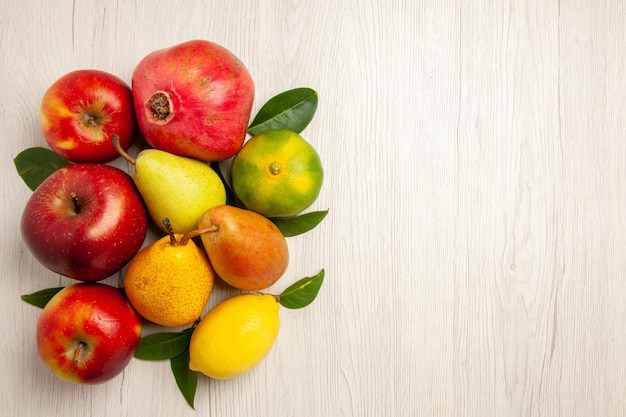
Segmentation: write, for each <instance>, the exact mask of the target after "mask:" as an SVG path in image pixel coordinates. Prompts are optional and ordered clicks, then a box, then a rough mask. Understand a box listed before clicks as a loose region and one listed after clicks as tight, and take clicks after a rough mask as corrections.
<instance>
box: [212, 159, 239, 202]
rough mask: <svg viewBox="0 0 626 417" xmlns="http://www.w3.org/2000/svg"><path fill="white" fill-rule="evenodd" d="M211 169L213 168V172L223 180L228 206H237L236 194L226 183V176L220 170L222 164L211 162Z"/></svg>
mask: <svg viewBox="0 0 626 417" xmlns="http://www.w3.org/2000/svg"><path fill="white" fill-rule="evenodd" d="M211 168H213V171H215V173H216V174H217V175H218V176H219V177H220V179H221V180H222V184H224V188H225V189H226V205H229V206H234V205H235V204H236V200H235V193H233V190H232V189H231V188H230V186H229V185H228V183H227V182H226V179H225V178H224V174H222V170H221V169H220V163H219V162H217V161H214V162H211Z"/></svg>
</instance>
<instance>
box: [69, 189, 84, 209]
mask: <svg viewBox="0 0 626 417" xmlns="http://www.w3.org/2000/svg"><path fill="white" fill-rule="evenodd" d="M70 196H71V197H72V202H73V203H74V213H76V214H80V211H81V208H80V204H79V203H78V196H77V195H76V193H75V192H74V191H72V192H71V193H70Z"/></svg>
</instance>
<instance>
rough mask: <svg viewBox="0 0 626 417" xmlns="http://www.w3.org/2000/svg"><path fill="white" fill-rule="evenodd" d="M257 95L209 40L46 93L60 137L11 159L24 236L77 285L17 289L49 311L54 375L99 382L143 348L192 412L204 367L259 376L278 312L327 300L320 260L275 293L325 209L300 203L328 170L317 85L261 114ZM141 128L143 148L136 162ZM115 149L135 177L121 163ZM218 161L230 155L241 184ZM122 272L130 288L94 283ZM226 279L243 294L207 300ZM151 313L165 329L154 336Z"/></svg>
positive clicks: (43, 354)
mask: <svg viewBox="0 0 626 417" xmlns="http://www.w3.org/2000/svg"><path fill="white" fill-rule="evenodd" d="M254 96H255V86H254V83H253V80H252V77H251V76H250V74H249V72H248V70H247V69H246V67H245V66H244V64H243V63H242V62H241V61H240V60H239V59H238V58H237V57H236V56H235V55H233V54H232V53H231V52H230V51H229V50H227V49H226V48H224V47H222V46H220V45H217V44H215V43H212V42H209V41H205V40H192V41H189V42H184V43H181V44H178V45H174V46H172V47H169V48H165V49H162V50H158V51H154V52H152V53H150V54H148V55H147V56H146V57H145V58H143V59H142V60H140V61H139V63H138V64H137V66H136V67H135V69H134V72H133V75H132V85H131V86H128V85H127V84H126V83H124V81H123V80H121V79H119V78H118V77H116V76H115V75H113V74H109V73H106V72H103V71H99V70H95V69H94V70H88V69H87V70H77V71H73V72H70V73H68V74H66V75H64V76H62V77H61V78H59V79H58V80H57V81H56V82H54V83H53V84H52V85H51V86H50V88H49V89H48V90H47V91H46V92H45V94H44V95H43V98H42V105H41V109H40V115H41V128H42V133H43V136H44V138H45V140H46V143H47V144H48V146H49V147H48V148H45V147H34V148H29V149H26V150H24V151H22V152H21V153H20V154H19V155H17V156H16V157H15V159H14V163H15V167H16V169H17V171H18V174H19V175H20V176H21V178H22V179H23V180H24V182H25V183H26V185H27V186H28V187H29V188H30V189H31V190H32V195H31V196H30V198H29V199H28V201H27V203H26V206H25V207H24V210H23V214H22V219H21V225H20V227H21V233H22V237H23V242H24V244H25V246H26V247H27V248H28V249H29V250H30V252H31V253H32V255H33V257H34V258H35V259H37V260H38V261H39V262H40V263H41V264H42V265H43V266H44V267H46V268H48V269H49V270H51V271H53V272H55V273H58V274H60V275H62V276H65V277H68V278H71V279H74V280H76V281H77V282H76V283H75V284H72V285H69V286H66V287H55V288H46V289H43V290H39V291H36V292H34V293H31V294H26V295H22V297H21V298H22V300H24V301H25V302H27V303H30V304H32V305H35V306H37V307H40V308H42V311H41V314H40V316H39V319H38V322H37V326H36V335H37V349H38V353H39V357H40V359H41V361H42V362H43V363H44V364H45V365H46V366H48V367H49V368H50V370H51V371H52V372H53V373H54V374H56V375H57V376H59V377H60V378H62V379H64V380H67V381H72V382H77V383H84V384H96V383H102V382H105V381H108V380H110V379H111V378H113V377H115V376H116V375H118V374H119V373H120V372H122V371H123V370H124V369H125V368H126V366H127V365H128V363H129V362H130V361H131V359H132V358H133V357H134V358H136V359H141V360H155V361H160V360H169V361H170V364H171V369H172V373H173V375H174V377H175V380H176V383H177V385H178V387H179V389H180V392H181V394H182V395H183V397H184V398H185V400H186V401H187V403H188V404H189V405H190V406H191V407H194V398H195V392H196V386H197V378H198V374H199V373H200V374H204V375H206V376H207V377H210V378H217V379H224V378H234V377H237V376H239V375H242V374H244V373H246V372H249V371H251V370H252V369H253V368H254V367H255V366H256V365H257V364H258V363H259V362H261V361H262V360H263V359H264V358H265V356H266V355H267V354H268V353H269V352H270V351H271V349H272V347H273V345H274V343H275V341H276V339H277V337H278V331H279V326H280V318H279V312H280V308H281V307H283V308H290V309H297V308H302V307H306V306H307V305H309V304H310V303H311V302H313V300H314V299H315V298H316V296H317V294H318V292H319V290H320V287H321V285H322V282H323V280H324V269H321V270H320V272H319V273H317V274H316V275H314V276H311V277H304V278H301V279H299V280H296V281H295V282H293V283H291V285H289V286H287V288H286V289H285V290H283V291H282V292H281V293H280V294H270V293H267V292H264V291H267V289H268V288H270V287H271V286H272V285H274V284H276V283H277V282H278V281H279V280H280V279H281V278H282V277H283V276H284V274H285V272H286V271H287V268H288V265H289V262H290V257H289V245H288V241H287V239H288V238H289V237H292V236H296V235H299V234H302V233H305V232H308V231H310V230H311V229H313V228H314V227H316V226H317V225H318V224H319V223H320V222H321V221H322V220H323V219H324V218H325V216H326V215H327V214H328V210H325V211H312V212H308V213H304V211H305V210H306V209H307V208H308V207H310V206H311V205H312V204H313V203H314V202H315V201H316V199H317V198H318V196H319V193H320V190H321V187H322V183H323V176H324V174H323V168H322V163H321V160H320V157H319V155H318V153H317V152H316V150H315V149H314V147H313V146H312V145H311V144H310V143H309V142H307V141H306V140H305V139H304V138H303V137H302V136H301V135H300V133H301V132H302V130H304V128H305V127H306V126H307V125H308V124H309V122H310V121H311V120H312V118H313V115H314V114H315V111H316V109H317V93H316V92H315V91H314V90H312V89H310V88H295V89H292V90H288V91H285V92H283V93H281V94H278V95H276V96H274V97H273V98H271V99H270V100H269V101H268V102H267V103H265V104H264V105H263V106H261V108H260V110H259V111H258V113H257V114H256V116H255V117H254V119H253V120H252V122H250V118H251V109H252V105H253V102H254ZM138 135H141V136H142V137H143V138H144V139H145V143H146V144H147V146H146V147H145V148H144V149H141V150H140V152H138V155H137V156H135V157H132V156H131V155H129V153H128V152H129V149H130V147H131V145H132V144H133V143H134V141H135V139H136V137H137V136H138ZM135 143H136V142H135ZM117 158H123V159H125V160H126V161H128V162H129V163H130V164H131V166H132V167H131V169H132V174H128V173H126V172H124V171H122V170H120V169H119V168H116V167H114V166H111V165H110V162H112V161H114V160H116V159H117ZM222 161H230V162H231V164H230V172H229V174H230V175H229V176H228V177H229V178H230V182H228V181H227V180H226V176H225V175H223V172H222V169H223V166H225V165H223V164H221V162H222ZM152 225H153V226H155V227H154V229H155V233H156V234H157V236H156V237H152V236H151V235H150V234H148V230H149V229H150V226H152ZM159 233H161V235H160V236H159V235H158V234H159ZM115 274H120V276H121V277H123V280H122V282H123V284H121V285H120V286H119V287H114V286H112V285H109V284H104V283H101V282H99V281H102V280H104V279H106V278H109V277H111V276H113V275H115ZM218 279H219V280H222V281H223V282H224V283H225V284H226V285H229V286H231V287H233V288H234V289H237V290H238V291H240V293H239V294H237V295H234V296H231V297H230V298H228V299H226V300H223V301H221V302H220V303H218V304H217V305H216V306H215V307H214V308H212V309H210V310H209V311H207V306H208V301H209V299H210V297H211V295H212V293H213V288H214V284H215V281H216V280H218ZM145 323H151V324H152V325H154V326H161V327H165V328H166V329H167V331H157V332H153V333H151V334H147V335H145V334H144V333H143V332H144V330H145V328H146V326H144V324H145Z"/></svg>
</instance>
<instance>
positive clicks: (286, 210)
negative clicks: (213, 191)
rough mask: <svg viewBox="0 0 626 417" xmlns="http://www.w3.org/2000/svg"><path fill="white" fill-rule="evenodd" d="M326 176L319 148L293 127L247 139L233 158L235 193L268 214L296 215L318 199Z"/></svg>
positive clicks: (232, 176) (256, 208)
mask: <svg viewBox="0 0 626 417" xmlns="http://www.w3.org/2000/svg"><path fill="white" fill-rule="evenodd" d="M323 178H324V170H323V168H322V162H321V160H320V157H319V155H318V153H317V151H316V150H315V149H314V148H313V146H311V144H309V143H308V142H307V141H306V140H305V139H304V138H303V137H302V136H300V135H299V134H298V133H296V132H293V131H291V130H267V131H265V132H262V133H259V134H258V135H256V136H253V137H252V138H250V140H248V141H247V142H246V143H245V144H244V146H243V147H242V148H241V150H240V151H239V152H238V153H237V155H235V157H234V158H233V162H232V166H231V180H232V187H233V191H234V193H235V195H236V196H237V197H238V198H239V199H240V200H241V202H242V203H243V204H244V205H245V206H246V208H248V209H249V210H252V211H255V212H257V213H260V214H262V215H264V216H267V217H288V216H295V215H296V214H298V213H300V212H301V211H302V210H304V209H305V208H307V207H309V206H310V205H311V204H313V202H314V201H315V200H316V199H317V197H318V195H319V193H320V189H321V187H322V182H323Z"/></svg>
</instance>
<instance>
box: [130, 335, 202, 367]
mask: <svg viewBox="0 0 626 417" xmlns="http://www.w3.org/2000/svg"><path fill="white" fill-rule="evenodd" d="M191 333H192V329H185V330H183V331H182V332H163V333H154V334H151V335H148V336H144V337H142V338H141V340H140V341H139V346H137V350H136V351H135V358H137V359H144V360H150V361H161V360H166V359H172V358H174V357H176V356H178V355H180V354H181V353H182V352H184V351H185V349H188V348H189V341H190V340H191Z"/></svg>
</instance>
